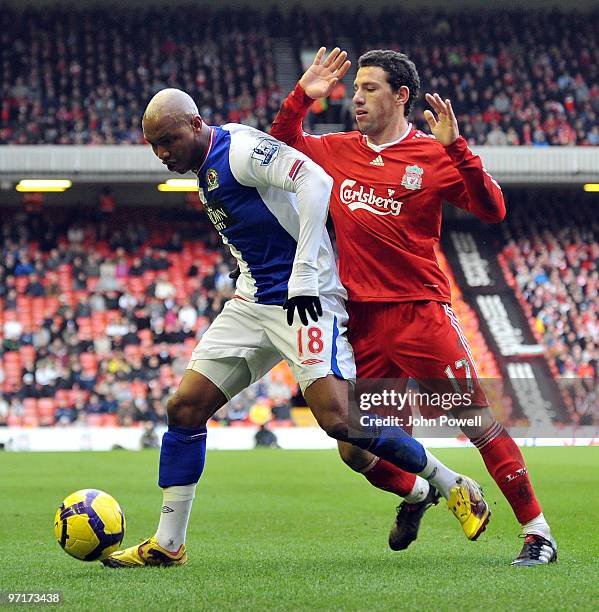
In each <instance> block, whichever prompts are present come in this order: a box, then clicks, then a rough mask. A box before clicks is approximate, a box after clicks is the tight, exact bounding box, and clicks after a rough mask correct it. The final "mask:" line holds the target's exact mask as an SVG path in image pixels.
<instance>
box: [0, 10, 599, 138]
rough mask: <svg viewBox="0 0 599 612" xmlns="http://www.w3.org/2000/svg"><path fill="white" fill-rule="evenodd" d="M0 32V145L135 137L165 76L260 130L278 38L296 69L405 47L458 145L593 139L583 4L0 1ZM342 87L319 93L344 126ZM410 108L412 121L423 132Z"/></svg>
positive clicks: (594, 18) (596, 24)
mask: <svg viewBox="0 0 599 612" xmlns="http://www.w3.org/2000/svg"><path fill="white" fill-rule="evenodd" d="M149 24H159V25H151V26H150V25H149ZM158 27H159V28H160V35H159V36H158V33H157V28H158ZM0 32H2V36H3V40H2V45H0V83H1V86H2V89H1V90H0V144H113V143H133V144H135V143H142V142H143V135H142V133H141V126H140V117H141V113H142V112H143V108H144V107H145V105H146V104H147V102H148V101H149V99H150V98H151V97H152V95H153V94H154V93H155V92H156V91H157V90H158V89H160V88H162V87H167V86H172V87H179V88H182V89H184V90H186V91H188V92H189V93H190V94H191V95H192V96H193V97H194V99H195V100H196V101H197V103H198V107H199V109H200V112H201V113H202V115H203V116H204V118H205V119H206V120H207V121H208V122H213V123H226V122H228V121H236V122H242V123H248V124H250V125H253V126H255V127H258V128H260V129H263V130H267V129H268V127H269V126H270V123H271V121H272V118H273V117H274V114H275V113H276V111H277V110H278V108H279V106H280V102H281V97H282V95H286V94H287V92H286V91H281V87H280V85H279V84H278V83H277V78H279V79H283V75H282V74H281V73H279V74H277V71H276V61H275V60H276V59H277V58H276V57H275V53H274V52H273V48H274V46H275V43H276V41H277V40H280V39H281V38H286V39H287V41H288V42H289V44H290V45H291V48H293V49H294V51H295V55H293V54H292V55H291V56H290V57H289V58H283V60H284V61H282V63H284V64H288V63H289V62H291V64H293V62H294V61H295V62H296V70H295V74H297V76H299V75H300V73H301V65H300V62H299V61H298V60H299V57H300V54H301V53H302V51H304V50H314V49H316V48H318V47H319V46H320V45H321V44H325V45H327V46H329V47H330V46H332V45H333V44H335V43H337V44H347V45H349V46H350V51H351V52H352V59H353V60H354V63H355V60H356V59H357V55H359V54H360V53H362V52H363V51H365V50H367V49H371V48H385V47H386V48H393V49H397V50H401V51H404V52H407V53H408V54H409V55H410V56H411V57H412V58H413V59H414V61H415V62H416V64H417V66H418V69H419V72H420V75H421V81H422V90H423V91H431V90H433V91H438V92H439V93H440V94H441V95H442V96H444V97H445V96H449V97H451V98H452V100H453V104H454V108H455V109H456V112H457V114H458V119H459V122H460V126H461V132H462V133H463V134H464V135H465V136H466V137H467V138H468V139H469V140H470V141H471V143H474V144H494V145H518V144H533V145H537V146H546V145H571V144H578V145H598V144H599V127H598V123H599V122H598V121H597V114H598V113H599V79H598V75H599V73H598V70H599V68H598V66H599V46H598V43H597V41H598V40H599V13H597V12H593V13H590V14H583V13H564V12H559V11H557V10H553V9H552V10H542V11H527V15H526V19H525V20H524V19H522V17H521V14H519V13H514V12H509V11H469V12H464V11H457V12H448V13H445V12H442V11H438V10H432V9H424V8H419V9H418V12H417V13H413V12H412V13H410V12H406V11H402V10H400V9H386V10H382V11H376V10H373V9H372V8H370V7H368V8H364V9H361V10H358V11H356V10H350V11H348V10H347V9H346V8H344V9H341V10H338V11H335V10H327V11H325V12H323V11H322V10H318V11H317V12H316V11H315V12H308V11H306V10H305V9H303V8H300V7H297V8H295V9H293V10H292V11H291V12H289V13H287V14H283V13H280V12H277V11H276V10H273V11H271V12H269V13H265V14H260V13H258V12H253V11H250V10H249V9H248V8H247V7H246V8H243V9H241V10H233V9H221V10H217V9H211V8H209V7H202V10H201V11H186V10H180V9H179V8H176V7H167V6H161V7H160V9H159V14H157V13H156V9H153V8H148V9H139V8H136V9H135V10H133V9H127V8H121V9H117V8H112V9H111V10H110V11H102V10H98V9H93V8H80V9H78V10H71V9H68V10H67V9H62V8H52V9H51V8H49V7H43V8H39V9H35V8H28V9H27V10H23V11H18V10H15V9H12V8H10V7H3V10H2V11H1V12H0ZM108 33H110V35H108ZM431 34H432V35H431ZM158 39H159V40H160V41H161V42H160V44H156V41H157V40H158ZM481 41H483V42H482V43H481ZM287 46H289V45H287ZM287 79H289V75H287ZM285 84H286V87H289V81H288V80H287V81H285ZM343 88H345V90H344V91H343ZM351 89H352V88H351V84H350V83H344V84H342V86H341V88H340V90H338V91H336V95H335V96H334V98H335V99H332V100H331V108H333V107H334V108H336V109H337V110H340V111H343V113H344V117H345V122H346V127H347V128H348V129H351V128H352V127H353V119H352V116H351V113H350V112H348V109H349V105H348V104H347V103H346V102H345V103H344V102H343V97H345V98H346V101H347V99H348V98H347V96H348V95H350V92H351ZM321 107H322V109H324V108H325V105H321ZM423 108H424V105H423V104H421V105H420V107H419V108H418V109H417V111H416V113H415V117H414V119H415V122H416V124H417V126H418V127H419V128H422V129H426V123H425V121H424V120H423V116H422V110H423ZM327 120H328V119H327V113H326V112H324V113H320V114H318V115H315V116H314V118H313V121H314V122H319V121H320V122H322V121H324V122H326V121H327Z"/></svg>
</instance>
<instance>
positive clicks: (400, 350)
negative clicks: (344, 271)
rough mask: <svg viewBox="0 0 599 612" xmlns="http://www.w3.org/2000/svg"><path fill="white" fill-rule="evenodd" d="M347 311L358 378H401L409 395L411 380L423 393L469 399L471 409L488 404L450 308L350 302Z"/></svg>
mask: <svg viewBox="0 0 599 612" xmlns="http://www.w3.org/2000/svg"><path fill="white" fill-rule="evenodd" d="M347 311H348V313H349V325H348V331H349V340H350V342H351V344H352V347H353V349H354V356H355V359H356V368H357V375H358V379H400V380H401V381H402V386H403V387H404V389H403V390H405V385H406V384H407V381H408V378H413V379H414V380H416V381H417V382H418V385H419V388H420V390H426V391H428V392H430V393H437V394H453V393H456V392H457V393H462V394H467V395H468V396H469V400H468V401H469V403H470V404H469V405H471V406H473V407H484V406H488V405H489V402H488V400H487V397H486V396H485V393H484V391H483V390H482V389H481V387H480V383H479V380H478V375H477V373H476V366H475V364H474V360H473V359H472V355H471V353H470V348H469V347H468V343H467V341H466V337H465V335H464V332H463V331H462V330H461V328H460V325H459V323H458V320H457V317H456V315H455V313H454V312H453V310H452V309H451V306H449V304H444V303H442V302H434V301H420V302H348V304H347ZM461 405H464V403H462V404H461ZM444 409H447V407H446V406H445V408H444Z"/></svg>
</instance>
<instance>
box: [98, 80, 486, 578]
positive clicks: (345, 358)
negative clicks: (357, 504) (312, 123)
mask: <svg viewBox="0 0 599 612" xmlns="http://www.w3.org/2000/svg"><path fill="white" fill-rule="evenodd" d="M143 129H144V135H145V137H146V139H147V140H148V142H149V143H150V144H151V145H152V148H153V150H154V153H155V154H156V155H157V156H158V157H159V158H160V159H161V161H162V162H163V163H164V164H165V165H166V166H167V167H168V169H169V170H170V171H172V172H178V173H181V174H184V173H186V172H188V171H189V170H193V172H194V173H195V174H196V175H197V176H198V184H199V189H200V194H201V196H202V200H203V202H204V207H205V209H206V211H207V213H208V216H209V218H210V219H211V221H212V223H213V224H214V226H215V228H216V229H217V231H218V232H219V233H220V235H221V237H222V239H223V241H224V243H225V244H227V245H228V246H229V248H230V250H231V253H232V254H233V255H234V256H235V258H236V259H237V261H238V264H239V268H240V270H241V275H240V277H239V279H238V280H237V286H236V296H235V299H232V300H230V301H229V302H227V303H226V305H225V307H224V308H223V311H222V312H221V313H220V314H219V315H218V317H217V318H216V320H215V321H214V323H213V324H212V325H211V326H210V328H209V329H208V330H207V331H206V333H205V334H204V335H203V337H202V339H201V342H200V343H199V344H198V346H197V347H196V348H195V349H194V351H193V353H192V356H191V360H190V362H189V365H188V366H187V370H186V372H185V374H184V376H183V379H182V381H181V384H180V386H179V389H178V391H177V392H176V393H175V395H174V396H173V397H172V398H171V399H170V400H169V402H168V407H167V413H168V431H167V432H166V433H165V434H164V436H163V438H162V447H161V451H160V467H159V478H158V484H159V486H160V487H162V489H163V506H162V513H161V517H160V523H159V525H158V530H157V532H156V534H155V535H154V536H152V537H151V538H149V539H148V540H145V541H144V542H142V543H141V544H139V545H137V546H133V547H131V548H127V549H125V550H122V551H118V552H116V553H113V554H112V555H110V557H108V559H106V560H105V561H104V563H105V564H106V565H108V566H110V567H136V566H144V565H182V564H184V563H185V562H186V561H187V553H186V550H185V532H186V529H187V523H188V520H189V513H190V511H191V506H192V502H193V498H194V496H195V488H196V483H197V482H198V480H199V478H200V476H201V474H202V470H203V468H204V460H205V454H206V433H207V432H206V423H207V421H208V419H209V418H210V417H211V416H212V415H213V414H214V413H215V412H216V411H217V410H218V409H219V408H220V407H221V406H223V405H224V404H225V403H226V402H227V401H228V400H230V399H231V398H232V397H234V396H235V395H236V394H237V393H239V392H240V391H242V390H243V389H244V388H245V387H247V386H248V385H250V384H251V383H253V382H254V381H256V380H258V379H259V378H260V377H262V376H263V375H264V374H266V373H267V372H268V371H269V370H270V369H271V368H272V367H273V366H274V365H275V364H277V363H278V362H279V361H280V360H281V359H285V360H286V361H287V362H288V363H289V365H290V366H291V368H292V370H293V373H294V376H295V378H296V380H297V382H298V383H299V385H300V387H301V389H302V391H303V393H304V397H305V398H306V401H307V403H308V405H309V407H310V409H311V410H312V412H313V413H314V416H315V417H316V419H317V421H318V423H319V425H320V426H321V427H322V428H323V429H324V430H325V432H326V433H327V434H328V435H330V436H331V437H333V438H336V439H338V440H345V441H350V440H351V441H352V442H353V443H354V444H357V445H359V446H360V447H363V448H365V449H367V450H369V451H370V452H371V453H373V454H375V455H377V456H379V457H382V458H383V459H386V460H387V461H390V462H391V463H393V464H394V465H397V466H398V467H401V468H402V469H404V470H407V471H410V472H413V473H417V474H419V475H421V476H422V477H423V478H425V479H427V480H429V482H431V483H432V484H433V485H434V486H436V487H437V488H438V489H439V490H451V495H453V496H454V501H455V503H454V504H453V505H454V506H455V509H454V510H453V511H454V514H455V515H456V517H457V518H458V520H459V521H460V523H461V524H462V526H463V525H464V523H466V522H469V521H473V520H474V521H479V522H480V523H481V524H483V523H484V524H486V520H488V515H489V509H488V507H487V504H486V502H485V501H484V500H483V499H482V495H481V494H480V489H479V487H478V486H477V485H476V483H474V482H473V481H471V480H470V479H467V478H466V477H463V476H460V475H459V474H456V473H455V472H453V471H451V470H449V469H448V468H447V467H446V466H444V465H443V464H442V463H440V462H439V461H438V460H437V459H436V458H435V457H434V456H433V455H432V454H430V453H429V452H428V451H425V450H424V448H423V447H422V445H421V444H420V443H419V442H417V441H416V440H414V439H413V438H411V437H410V436H409V435H407V434H406V433H405V432H404V431H403V430H402V429H401V428H399V427H386V428H385V427H381V428H377V429H376V430H365V429H364V430H361V431H360V436H358V437H357V438H354V437H353V436H350V433H349V431H350V427H349V416H348V394H349V391H350V390H349V386H348V385H349V382H348V381H353V380H354V379H355V375H356V372H355V365H354V359H353V352H352V349H351V346H350V345H349V343H348V341H347V337H346V325H347V313H346V311H345V304H344V301H345V299H346V297H347V296H346V292H345V289H344V288H343V286H342V285H341V282H340V281H339V277H338V275H337V268H336V265H335V259H334V255H333V249H332V247H331V242H330V240H329V237H328V234H327V231H326V228H325V223H326V218H327V213H328V202H329V197H330V192H331V186H332V179H331V178H330V177H329V176H328V175H327V174H326V173H325V172H324V170H322V169H321V168H320V166H318V165H316V164H315V163H314V162H312V161H311V160H310V159H308V157H306V156H305V155H303V154H302V153H299V152H298V151H296V150H295V149H292V148H290V147H288V146H286V145H284V144H282V143H280V142H279V141H277V140H274V139H273V138H272V137H270V136H268V135H267V134H264V133H262V132H259V131H257V130H254V129H252V128H249V127H247V126H243V125H237V124H228V125H225V126H223V127H213V126H208V125H206V124H205V123H204V122H203V121H202V119H201V117H200V116H199V114H198V109H197V107H196V105H195V103H194V102H193V100H192V99H191V97H190V96H188V95H187V94H186V93H185V92H182V91H180V90H178V89H164V90H162V91H159V92H158V93H157V94H156V95H155V96H154V97H153V98H152V100H151V101H150V103H149V104H148V107H147V108H146V111H145V113H144V118H143ZM296 312H297V314H298V316H299V319H300V321H301V324H299V323H295V321H294V319H295V316H294V315H295V313H296ZM308 315H309V317H310V319H312V321H309V319H308Z"/></svg>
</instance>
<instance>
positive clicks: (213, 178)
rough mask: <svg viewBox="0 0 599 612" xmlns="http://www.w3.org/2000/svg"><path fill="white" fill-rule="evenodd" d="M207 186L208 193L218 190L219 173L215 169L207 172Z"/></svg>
mask: <svg viewBox="0 0 599 612" xmlns="http://www.w3.org/2000/svg"><path fill="white" fill-rule="evenodd" d="M206 186H207V187H208V191H213V190H214V189H217V188H218V172H217V171H216V170H215V169H214V168H210V169H209V170H208V172H206Z"/></svg>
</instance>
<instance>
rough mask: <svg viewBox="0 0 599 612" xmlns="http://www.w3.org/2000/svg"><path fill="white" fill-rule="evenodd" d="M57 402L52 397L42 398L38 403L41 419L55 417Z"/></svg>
mask: <svg viewBox="0 0 599 612" xmlns="http://www.w3.org/2000/svg"><path fill="white" fill-rule="evenodd" d="M55 410H56V402H55V401H54V399H53V398H51V397H42V398H41V399H39V400H38V402H37V413H38V415H39V416H40V418H41V417H52V418H53V417H54V412H55Z"/></svg>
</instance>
